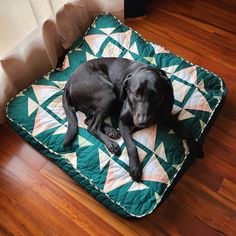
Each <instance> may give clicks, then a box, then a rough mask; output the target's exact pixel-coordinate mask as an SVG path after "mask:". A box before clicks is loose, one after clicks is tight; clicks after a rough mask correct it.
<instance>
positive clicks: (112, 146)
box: [107, 142, 121, 155]
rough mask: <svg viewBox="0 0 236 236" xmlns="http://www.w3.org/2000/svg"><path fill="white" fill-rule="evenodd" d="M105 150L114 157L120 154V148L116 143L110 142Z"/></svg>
mask: <svg viewBox="0 0 236 236" xmlns="http://www.w3.org/2000/svg"><path fill="white" fill-rule="evenodd" d="M107 148H108V150H109V151H110V152H111V153H114V154H115V155H120V154H121V149H120V146H119V144H118V143H116V142H110V143H109V145H107Z"/></svg>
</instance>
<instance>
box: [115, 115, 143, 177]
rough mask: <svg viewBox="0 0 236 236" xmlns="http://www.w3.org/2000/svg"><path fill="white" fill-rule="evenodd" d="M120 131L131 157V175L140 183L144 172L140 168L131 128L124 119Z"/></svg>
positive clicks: (120, 123)
mask: <svg viewBox="0 0 236 236" xmlns="http://www.w3.org/2000/svg"><path fill="white" fill-rule="evenodd" d="M119 129H120V134H121V136H122V138H123V139H124V142H125V146H126V148H127V152H128V156H129V174H130V176H131V177H132V179H133V180H134V181H137V182H139V181H140V180H141V177H142V171H141V168H140V161H139V157H138V151H137V148H136V146H135V144H134V141H133V140H132V136H131V131H130V128H129V126H128V125H127V124H126V123H125V122H124V121H123V120H122V119H120V121H119Z"/></svg>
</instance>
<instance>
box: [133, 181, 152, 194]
mask: <svg viewBox="0 0 236 236" xmlns="http://www.w3.org/2000/svg"><path fill="white" fill-rule="evenodd" d="M147 188H148V186H146V185H145V184H142V183H137V182H136V181H134V182H133V184H132V185H131V186H130V188H129V189H128V192H132V191H140V190H144V189H147Z"/></svg>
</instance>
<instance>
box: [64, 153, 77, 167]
mask: <svg viewBox="0 0 236 236" xmlns="http://www.w3.org/2000/svg"><path fill="white" fill-rule="evenodd" d="M63 156H64V157H65V158H66V159H67V160H68V161H69V162H70V163H71V165H72V166H73V167H74V168H75V169H76V168H77V155H76V152H72V153H67V154H64V155H63Z"/></svg>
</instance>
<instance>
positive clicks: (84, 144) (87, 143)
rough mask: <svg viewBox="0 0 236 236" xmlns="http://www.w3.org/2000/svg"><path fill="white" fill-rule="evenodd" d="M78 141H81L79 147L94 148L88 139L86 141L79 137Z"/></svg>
mask: <svg viewBox="0 0 236 236" xmlns="http://www.w3.org/2000/svg"><path fill="white" fill-rule="evenodd" d="M78 141H79V146H80V147H89V146H93V144H92V143H91V142H89V141H88V140H87V139H85V138H84V137H82V136H80V135H78Z"/></svg>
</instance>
